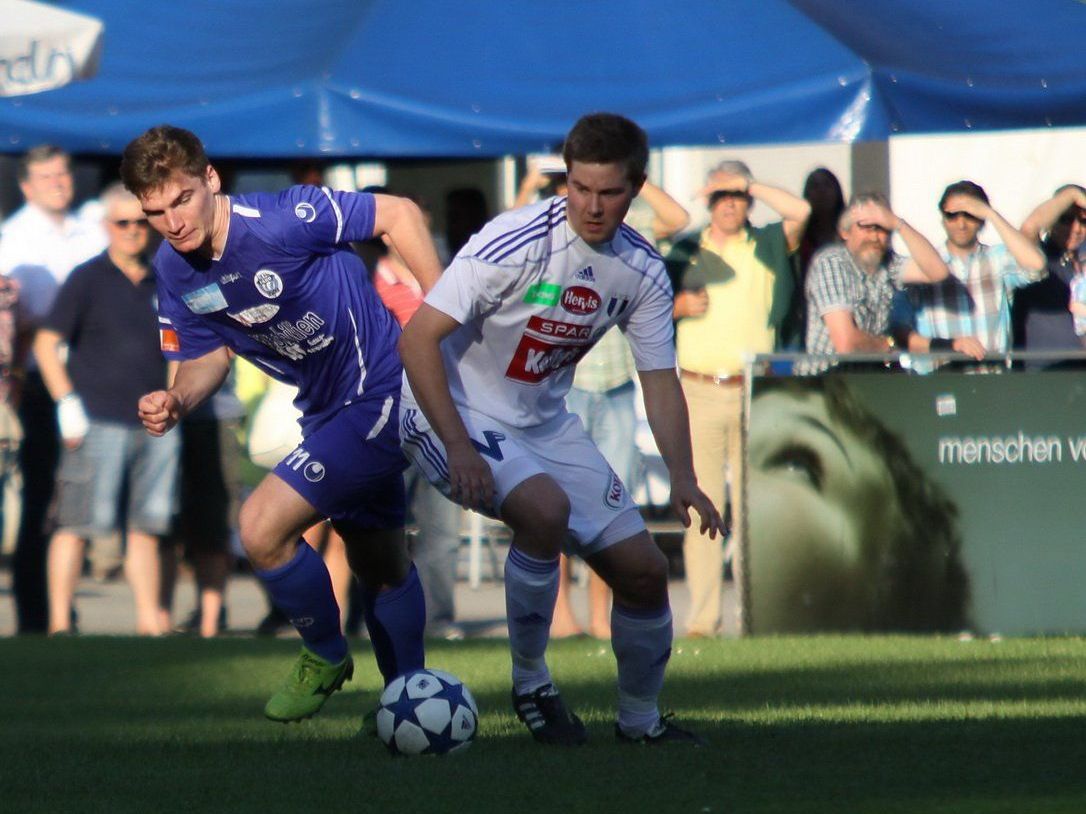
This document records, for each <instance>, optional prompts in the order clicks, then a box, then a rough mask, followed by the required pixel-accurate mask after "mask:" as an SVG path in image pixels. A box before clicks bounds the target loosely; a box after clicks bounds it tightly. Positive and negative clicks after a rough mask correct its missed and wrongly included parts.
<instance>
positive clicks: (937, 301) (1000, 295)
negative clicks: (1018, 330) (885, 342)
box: [906, 243, 1045, 353]
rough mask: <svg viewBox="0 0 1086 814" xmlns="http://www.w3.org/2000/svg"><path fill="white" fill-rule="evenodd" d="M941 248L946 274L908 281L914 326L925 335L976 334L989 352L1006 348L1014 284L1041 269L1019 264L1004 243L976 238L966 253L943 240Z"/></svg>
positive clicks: (1036, 275)
mask: <svg viewBox="0 0 1086 814" xmlns="http://www.w3.org/2000/svg"><path fill="white" fill-rule="evenodd" d="M939 254H940V256H941V257H942V258H943V260H944V261H945V262H946V264H947V267H948V268H949V269H950V274H949V276H948V277H947V278H946V279H945V280H942V281H941V282H938V283H931V284H925V285H910V286H907V287H906V291H907V292H908V294H909V299H910V300H911V301H912V304H913V308H914V309H915V311H916V332H917V333H918V334H920V335H921V336H925V337H927V338H929V339H931V338H935V337H941V338H944V339H955V338H957V337H961V336H975V337H976V338H977V339H978V341H979V342H980V343H981V344H982V345H983V346H984V348H985V350H987V351H988V352H990V353H1003V352H1005V351H1006V350H1007V349H1008V348H1009V347H1010V344H1011V302H1012V299H1013V297H1014V290H1015V289H1017V288H1021V287H1022V286H1026V285H1029V284H1030V283H1033V282H1036V281H1037V280H1039V279H1041V278H1042V277H1044V275H1045V272H1044V270H1040V271H1035V272H1031V271H1027V270H1026V269H1023V268H1022V267H1021V266H1019V265H1018V262H1017V261H1016V260H1015V259H1014V257H1013V255H1012V254H1011V253H1010V251H1009V250H1008V249H1007V247H1006V246H1004V245H1002V244H1000V245H996V246H986V245H984V244H983V243H981V244H978V245H977V248H976V250H975V251H974V252H972V253H971V254H969V255H968V256H966V257H960V256H958V255H953V254H950V252H948V251H947V249H946V246H943V247H942V248H940V250H939Z"/></svg>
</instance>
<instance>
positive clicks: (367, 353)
mask: <svg viewBox="0 0 1086 814" xmlns="http://www.w3.org/2000/svg"><path fill="white" fill-rule="evenodd" d="M374 212H375V203H374V198H373V196H372V195H369V194H366V193H354V192H333V191H330V190H328V189H326V188H323V187H314V186H296V187H291V188H290V189H287V190H284V191H283V192H280V193H278V194H263V193H260V194H254V195H242V196H237V197H233V196H232V197H231V198H230V228H229V232H228V233H227V238H226V246H225V248H224V250H223V253H222V256H221V257H220V258H218V259H217V260H209V259H206V258H204V257H202V256H199V255H197V254H180V253H179V252H177V251H176V250H175V249H174V248H173V247H172V246H170V244H169V243H166V242H164V243H163V244H162V246H161V248H159V250H158V253H157V254H156V255H155V260H154V266H155V271H156V273H157V276H158V296H159V314H160V317H159V323H160V324H159V327H160V335H161V344H162V351H163V353H164V354H165V355H166V357H167V358H168V359H173V360H184V359H195V358H198V357H200V356H203V355H205V354H207V353H210V352H211V351H213V350H215V349H217V348H220V347H223V346H226V347H228V348H230V349H231V350H233V351H235V352H236V353H237V354H238V355H239V356H243V357H245V358H246V359H248V360H249V361H251V362H253V363H255V364H256V365H258V366H259V367H261V368H262V369H264V370H266V371H267V372H268V373H269V374H270V375H271V376H272V377H274V378H276V379H278V380H279V381H282V382H286V383H288V384H292V385H294V386H296V387H297V388H298V397H297V398H296V399H295V402H294V404H295V406H296V407H297V408H298V409H299V410H300V411H301V412H302V419H301V426H302V431H303V433H304V434H306V435H308V434H309V433H310V432H311V431H312V430H314V429H316V428H317V427H318V426H319V425H321V424H323V423H324V422H325V421H326V420H327V419H328V418H330V417H331V416H332V415H334V414H335V413H336V412H337V411H338V410H340V409H341V408H343V407H344V406H346V405H349V404H352V403H355V402H359V401H362V400H370V399H381V400H384V399H385V398H387V397H388V396H390V395H393V394H396V393H398V392H399V389H400V376H401V370H402V369H401V365H400V359H399V356H398V355H397V352H396V343H397V341H398V340H399V336H400V329H399V326H398V325H397V324H396V321H395V319H394V318H393V317H392V315H391V314H390V313H389V311H388V310H387V309H386V308H385V307H384V305H383V304H382V303H381V300H380V298H379V297H378V296H377V292H376V291H375V290H374V288H373V285H372V284H371V283H370V280H369V273H368V272H367V270H366V267H365V265H364V264H363V263H362V261H361V259H359V257H358V256H357V255H356V254H355V253H354V252H353V251H352V250H351V248H350V247H349V246H348V245H347V243H348V241H357V240H367V239H369V238H370V237H372V236H373V227H374Z"/></svg>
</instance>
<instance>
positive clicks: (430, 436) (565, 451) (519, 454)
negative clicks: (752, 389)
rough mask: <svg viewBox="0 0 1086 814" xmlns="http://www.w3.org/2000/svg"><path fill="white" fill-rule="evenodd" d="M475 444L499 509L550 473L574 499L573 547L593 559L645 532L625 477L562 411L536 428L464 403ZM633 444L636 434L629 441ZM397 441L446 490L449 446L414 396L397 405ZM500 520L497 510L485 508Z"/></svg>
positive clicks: (573, 417)
mask: <svg viewBox="0 0 1086 814" xmlns="http://www.w3.org/2000/svg"><path fill="white" fill-rule="evenodd" d="M459 411H460V417H461V418H462V419H463V421H464V425H465V426H466V427H467V430H468V435H469V436H471V439H472V442H473V443H474V444H475V448H476V449H478V450H479V452H480V454H481V455H482V456H483V460H484V461H486V462H487V463H488V464H489V465H490V470H491V471H492V472H493V473H494V485H495V488H496V489H497V492H498V498H497V506H498V507H500V506H501V504H502V503H503V502H504V501H505V498H506V497H508V496H509V493H510V492H512V491H513V489H514V488H516V487H517V486H518V485H519V484H521V483H523V482H524V481H526V480H527V479H528V478H530V477H533V476H535V475H541V474H545V475H549V476H550V477H551V478H553V479H554V481H555V482H556V483H557V484H558V486H559V487H561V489H562V491H564V492H565V493H566V496H567V497H568V498H569V504H570V513H569V538H567V541H566V550H567V552H568V553H572V554H577V555H579V556H581V557H588V556H590V555H592V554H595V553H596V552H598V551H602V550H603V549H605V548H607V547H608V546H611V545H614V544H615V543H618V542H621V541H622V540H625V539H627V538H629V537H633V536H634V535H635V534H638V533H640V532H642V531H644V530H645V521H644V520H643V519H642V517H641V513H640V512H639V511H638V510H637V505H636V504H635V503H634V502H633V499H632V498H631V497H630V493H629V492H628V491H627V490H626V487H625V486H624V485H623V483H622V481H621V480H620V479H619V477H618V475H616V474H615V473H614V472H613V471H612V470H611V467H610V465H608V463H607V461H606V459H604V457H603V455H601V454H600V451H599V450H598V449H597V448H596V445H595V444H594V443H592V439H591V438H589V437H588V433H587V432H585V429H584V425H583V424H582V423H581V419H580V418H578V417H577V416H576V415H573V414H572V413H565V414H563V415H560V416H557V417H556V418H554V419H552V420H551V421H548V422H547V423H546V424H541V425H539V426H537V427H529V428H526V429H525V428H518V427H509V426H507V425H505V424H503V423H501V422H500V421H497V420H495V419H493V418H490V417H489V416H485V415H483V414H482V413H478V412H475V411H474V410H469V409H467V408H465V407H459ZM631 443H632V439H631ZM400 446H401V447H402V448H403V451H404V454H406V455H407V457H408V458H410V459H411V460H412V461H414V462H415V464H416V465H417V466H418V468H419V469H420V470H421V471H422V472H423V474H425V475H426V478H427V479H428V480H429V481H430V483H432V484H433V485H434V486H436V487H437V488H438V489H440V490H441V491H442V492H443V493H444V494H445V496H446V497H448V495H449V468H448V465H447V463H446V456H445V447H444V445H443V444H442V443H441V439H440V438H438V437H437V433H435V432H434V431H433V430H432V429H431V427H430V424H429V422H427V420H426V416H425V415H423V413H422V411H421V410H419V409H417V408H416V407H414V406H413V405H412V404H411V403H410V402H407V403H406V404H401V407H400ZM487 514H490V515H492V516H493V517H497V518H499V519H500V513H499V512H498V511H497V510H496V509H495V510H494V511H490V512H487Z"/></svg>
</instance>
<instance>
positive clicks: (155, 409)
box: [137, 347, 230, 436]
mask: <svg viewBox="0 0 1086 814" xmlns="http://www.w3.org/2000/svg"><path fill="white" fill-rule="evenodd" d="M229 372H230V352H229V351H228V350H227V349H226V348H224V347H223V348H216V349H215V350H213V351H211V352H210V353H205V354H204V355H203V356H201V357H199V358H197V359H185V360H184V361H183V362H181V363H180V364H179V365H177V367H176V373H175V375H174V376H173V383H172V384H171V385H170V388H169V389H168V390H155V391H154V392H151V393H147V394H146V395H145V396H143V397H142V398H140V400H139V404H138V407H137V409H138V412H139V417H140V421H141V422H142V423H143V426H144V427H145V428H146V429H147V432H149V433H150V434H151V435H155V436H159V435H165V434H166V433H167V432H169V431H170V430H171V429H173V427H175V426H176V425H177V422H178V421H180V420H181V419H182V418H183V417H184V416H185V415H187V414H188V413H190V412H192V410H194V409H195V408H196V407H198V406H199V405H200V404H202V403H203V402H204V401H205V400H206V399H207V398H208V397H209V396H210V395H211V394H212V393H214V392H215V391H216V390H218V389H219V388H220V387H222V383H223V382H224V381H225V380H226V376H227V374H229Z"/></svg>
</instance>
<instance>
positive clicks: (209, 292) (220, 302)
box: [181, 283, 226, 314]
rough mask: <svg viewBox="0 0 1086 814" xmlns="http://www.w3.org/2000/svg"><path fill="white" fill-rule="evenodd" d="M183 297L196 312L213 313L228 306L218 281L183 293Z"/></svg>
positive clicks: (186, 303) (191, 309) (193, 311)
mask: <svg viewBox="0 0 1086 814" xmlns="http://www.w3.org/2000/svg"><path fill="white" fill-rule="evenodd" d="M181 299H182V300H184V301H185V305H187V306H188V307H189V310H190V311H192V313H194V314H213V313H215V312H216V311H221V310H222V309H223V308H225V307H226V297H224V296H223V293H222V289H221V288H219V284H218V283H212V284H211V285H205V286H204V287H203V288H197V289H196V290H195V291H190V292H188V293H187V294H182V295H181Z"/></svg>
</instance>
